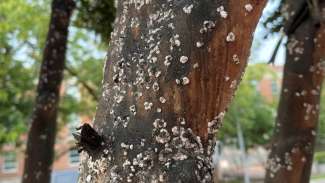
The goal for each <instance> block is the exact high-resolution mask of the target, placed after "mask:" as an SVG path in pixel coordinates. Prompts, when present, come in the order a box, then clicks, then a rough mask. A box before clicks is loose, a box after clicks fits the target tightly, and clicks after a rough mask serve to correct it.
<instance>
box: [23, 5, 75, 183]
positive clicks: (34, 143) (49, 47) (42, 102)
mask: <svg viewBox="0 0 325 183" xmlns="http://www.w3.org/2000/svg"><path fill="white" fill-rule="evenodd" d="M74 7H75V4H74V2H73V1H72V0H53V1H52V13H51V20H50V23H49V30H48V35H47V39H46V45H45V48H44V52H43V60H42V64H41V69H40V74H39V81H38V86H37V96H36V101H35V104H34V109H33V113H32V119H31V122H30V129H29V133H28V140H27V147H26V152H25V164H24V174H23V179H22V182H23V183H37V182H40V183H46V182H49V181H50V178H51V176H50V175H51V168H52V163H53V158H54V142H55V135H56V126H57V112H58V103H59V98H60V96H59V95H60V86H61V81H62V79H63V70H64V64H65V53H66V47H67V38H68V27H69V23H70V18H71V14H72V11H73V9H74Z"/></svg>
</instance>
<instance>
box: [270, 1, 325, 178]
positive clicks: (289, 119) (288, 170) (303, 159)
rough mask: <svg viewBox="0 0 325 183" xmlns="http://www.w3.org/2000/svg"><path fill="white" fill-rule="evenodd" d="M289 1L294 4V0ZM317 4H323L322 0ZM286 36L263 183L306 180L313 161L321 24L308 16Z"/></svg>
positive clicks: (322, 59)
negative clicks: (272, 130)
mask: <svg viewBox="0 0 325 183" xmlns="http://www.w3.org/2000/svg"><path fill="white" fill-rule="evenodd" d="M290 2H291V1H290ZM291 3H292V4H294V5H292V6H295V5H296V1H292V2H291ZM320 7H324V3H322V4H321V5H320ZM288 12H291V11H290V9H289V11H288ZM288 39H289V41H288V43H287V58H286V63H285V67H284V71H283V73H284V76H283V83H282V91H281V97H280V103H279V107H278V117H277V121H276V127H275V131H274V137H273V141H272V147H271V153H270V155H269V158H268V162H267V174H266V179H265V182H266V183H280V182H285V183H306V182H309V179H310V174H311V167H312V162H313V152H314V144H315V139H316V131H317V124H318V116H319V103H320V93H321V85H322V81H323V78H324V74H325V72H324V71H325V70H324V69H325V68H324V63H325V44H324V43H325V27H324V25H323V24H321V25H320V26H319V25H316V24H315V19H314V18H313V17H311V16H309V17H308V18H305V19H304V21H303V22H301V24H300V25H299V26H298V27H297V28H296V30H294V32H293V33H292V34H290V35H289V36H288Z"/></svg>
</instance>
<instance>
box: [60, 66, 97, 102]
mask: <svg viewBox="0 0 325 183" xmlns="http://www.w3.org/2000/svg"><path fill="white" fill-rule="evenodd" d="M64 69H65V70H66V71H67V72H68V73H69V74H70V75H71V76H74V77H76V78H77V81H78V82H79V83H80V84H81V85H82V86H83V87H84V88H85V89H86V90H87V92H88V93H89V94H90V95H91V96H92V97H93V99H94V100H95V101H98V97H97V94H96V92H95V89H94V88H92V87H91V86H89V85H88V84H87V83H86V82H85V81H83V80H81V79H80V77H79V76H78V74H77V72H75V71H74V70H73V69H71V68H69V67H68V66H66V65H65V66H64Z"/></svg>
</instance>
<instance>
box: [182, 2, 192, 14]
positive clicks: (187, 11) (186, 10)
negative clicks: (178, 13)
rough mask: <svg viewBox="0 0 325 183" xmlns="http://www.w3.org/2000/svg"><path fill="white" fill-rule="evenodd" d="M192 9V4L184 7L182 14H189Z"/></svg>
mask: <svg viewBox="0 0 325 183" xmlns="http://www.w3.org/2000/svg"><path fill="white" fill-rule="evenodd" d="M193 7H194V5H193V4H191V5H187V6H185V7H184V8H183V11H184V13H186V14H191V12H192V9H193Z"/></svg>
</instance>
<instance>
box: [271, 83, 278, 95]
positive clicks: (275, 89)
mask: <svg viewBox="0 0 325 183" xmlns="http://www.w3.org/2000/svg"><path fill="white" fill-rule="evenodd" d="M271 87H272V94H273V95H276V94H278V84H277V83H276V81H272V83H271Z"/></svg>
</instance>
